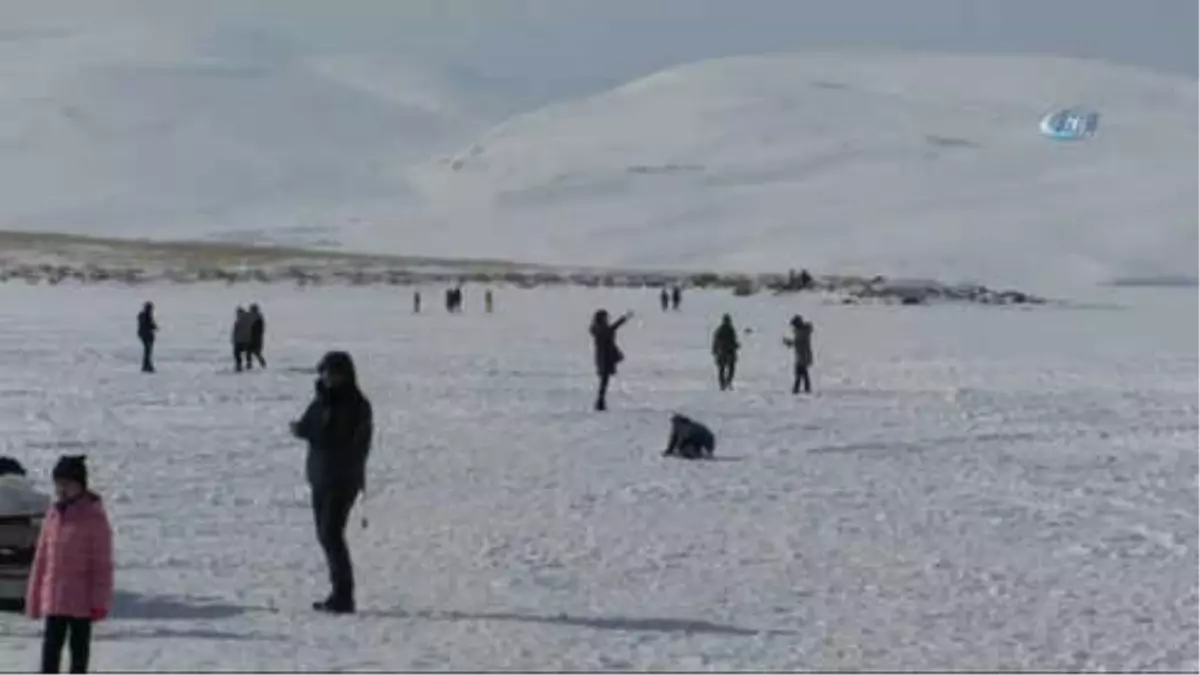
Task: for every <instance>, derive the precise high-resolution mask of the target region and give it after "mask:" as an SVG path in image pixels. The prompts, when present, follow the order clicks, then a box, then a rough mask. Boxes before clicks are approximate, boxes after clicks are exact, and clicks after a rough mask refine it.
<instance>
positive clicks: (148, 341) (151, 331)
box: [137, 302, 158, 373]
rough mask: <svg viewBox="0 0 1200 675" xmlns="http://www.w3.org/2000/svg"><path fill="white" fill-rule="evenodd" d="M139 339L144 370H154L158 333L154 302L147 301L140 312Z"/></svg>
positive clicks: (145, 371) (148, 371) (151, 371)
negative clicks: (156, 336) (155, 341)
mask: <svg viewBox="0 0 1200 675" xmlns="http://www.w3.org/2000/svg"><path fill="white" fill-rule="evenodd" d="M137 323H138V329H137V334H138V339H139V340H141V341H142V372H143V373H153V372H154V337H155V334H156V333H158V324H157V323H155V322H154V303H152V302H147V303H146V304H144V305H142V311H141V312H138V317H137Z"/></svg>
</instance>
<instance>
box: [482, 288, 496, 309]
mask: <svg viewBox="0 0 1200 675" xmlns="http://www.w3.org/2000/svg"><path fill="white" fill-rule="evenodd" d="M483 308H484V311H486V312H487V313H488V314H491V313H492V310H493V309H495V308H496V298H495V297H493V296H492V289H490V288H489V289H488V290H487V292H486V293H484V294H483Z"/></svg>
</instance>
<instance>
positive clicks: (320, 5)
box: [0, 0, 1200, 89]
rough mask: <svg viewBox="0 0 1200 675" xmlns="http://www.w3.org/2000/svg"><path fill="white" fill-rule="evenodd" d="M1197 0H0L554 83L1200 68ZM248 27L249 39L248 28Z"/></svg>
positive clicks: (7, 25)
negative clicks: (988, 56)
mask: <svg viewBox="0 0 1200 675" xmlns="http://www.w3.org/2000/svg"><path fill="white" fill-rule="evenodd" d="M1198 4H1200V3H1197V0H337V1H334V0H106V1H104V2H97V1H95V0H38V2H37V3H36V4H35V3H32V2H29V1H28V0H0V39H2V38H3V34H4V33H5V31H6V30H10V31H11V30H19V28H17V27H22V26H23V25H25V24H28V25H32V26H35V27H36V26H43V27H54V26H60V25H64V24H67V25H73V26H75V27H88V26H90V25H92V24H95V23H114V22H115V23H119V22H121V21H137V20H139V19H140V20H149V21H156V22H181V23H182V24H184V25H187V26H189V27H190V28H199V29H201V30H204V29H208V30H211V31H213V33H214V35H215V34H217V33H222V34H234V35H238V34H243V35H244V34H256V35H261V36H263V37H264V39H266V38H270V39H272V40H273V41H275V42H276V43H277V44H281V45H284V44H286V45H290V46H291V47H292V48H296V49H299V50H301V51H357V52H376V51H384V52H406V53H410V54H412V55H415V56H418V57H421V58H424V59H429V60H430V61H435V62H438V63H443V64H451V65H458V66H464V67H470V68H475V69H478V70H481V71H483V72H484V73H486V74H490V75H496V76H503V77H517V78H521V77H524V78H536V79H540V80H544V81H545V82H546V83H547V85H548V86H560V87H564V88H566V89H570V88H573V87H572V86H571V83H573V82H574V83H579V85H580V86H581V87H584V88H588V87H591V86H594V85H595V84H597V83H600V82H608V83H619V82H622V81H625V80H629V79H632V78H635V77H638V76H640V75H644V74H648V73H650V72H653V71H655V70H658V69H661V68H664V67H668V66H671V65H675V64H678V63H682V62H687V61H694V60H697V59H703V58H712V57H719V56H729V55H737V54H753V53H764V52H780V51H794V50H802V49H811V48H827V47H838V46H871V47H900V48H910V49H921V50H933V51H958V52H963V51H968V52H1000V53H1013V52H1037V53H1049V54H1060V55H1066V56H1083V57H1092V58H1102V59H1106V60H1109V61H1115V62H1118V63H1126V64H1131V65H1137V66H1142V67H1147V68H1151V69H1155V70H1159V71H1165V72H1171V73H1180V74H1185V75H1190V76H1193V77H1194V76H1196V74H1197V37H1196V36H1197V21H1198V19H1197V5H1198ZM250 31H254V33H250Z"/></svg>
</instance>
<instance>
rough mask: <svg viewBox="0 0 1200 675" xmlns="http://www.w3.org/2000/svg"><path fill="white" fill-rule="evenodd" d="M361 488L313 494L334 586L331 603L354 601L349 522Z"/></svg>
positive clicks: (320, 539)
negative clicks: (347, 543) (347, 528)
mask: <svg viewBox="0 0 1200 675" xmlns="http://www.w3.org/2000/svg"><path fill="white" fill-rule="evenodd" d="M358 492H359V489H358V488H357V487H351V488H345V487H320V488H318V487H314V488H313V492H312V505H313V519H314V520H315V521H316V526H317V541H318V542H319V543H320V544H321V548H322V549H323V550H324V551H325V562H326V563H327V564H328V565H329V583H330V585H331V586H333V593H332V594H331V595H330V599H331V600H336V601H341V602H349V601H353V600H354V566H353V564H352V563H351V562H350V548H349V547H348V546H346V523H347V522H348V521H349V520H350V510H351V509H352V508H354V501H355V500H356V499H358Z"/></svg>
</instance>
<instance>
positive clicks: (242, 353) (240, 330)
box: [230, 307, 254, 373]
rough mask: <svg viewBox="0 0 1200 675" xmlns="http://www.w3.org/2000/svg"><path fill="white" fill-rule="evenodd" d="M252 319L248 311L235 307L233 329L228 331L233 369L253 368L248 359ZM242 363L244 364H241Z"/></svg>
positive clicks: (239, 370)
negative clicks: (231, 344)
mask: <svg viewBox="0 0 1200 675" xmlns="http://www.w3.org/2000/svg"><path fill="white" fill-rule="evenodd" d="M251 326H252V319H251V318H250V312H247V311H246V310H244V309H242V308H241V307H238V308H237V312H235V313H234V319H233V330H232V331H230V342H232V343H233V364H234V370H236V371H237V372H239V373H240V372H242V369H243V367H245V368H247V369H249V368H253V367H254V364H253V363H252V362H251V361H250V338H251V330H250V328H251ZM243 364H244V365H243Z"/></svg>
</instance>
